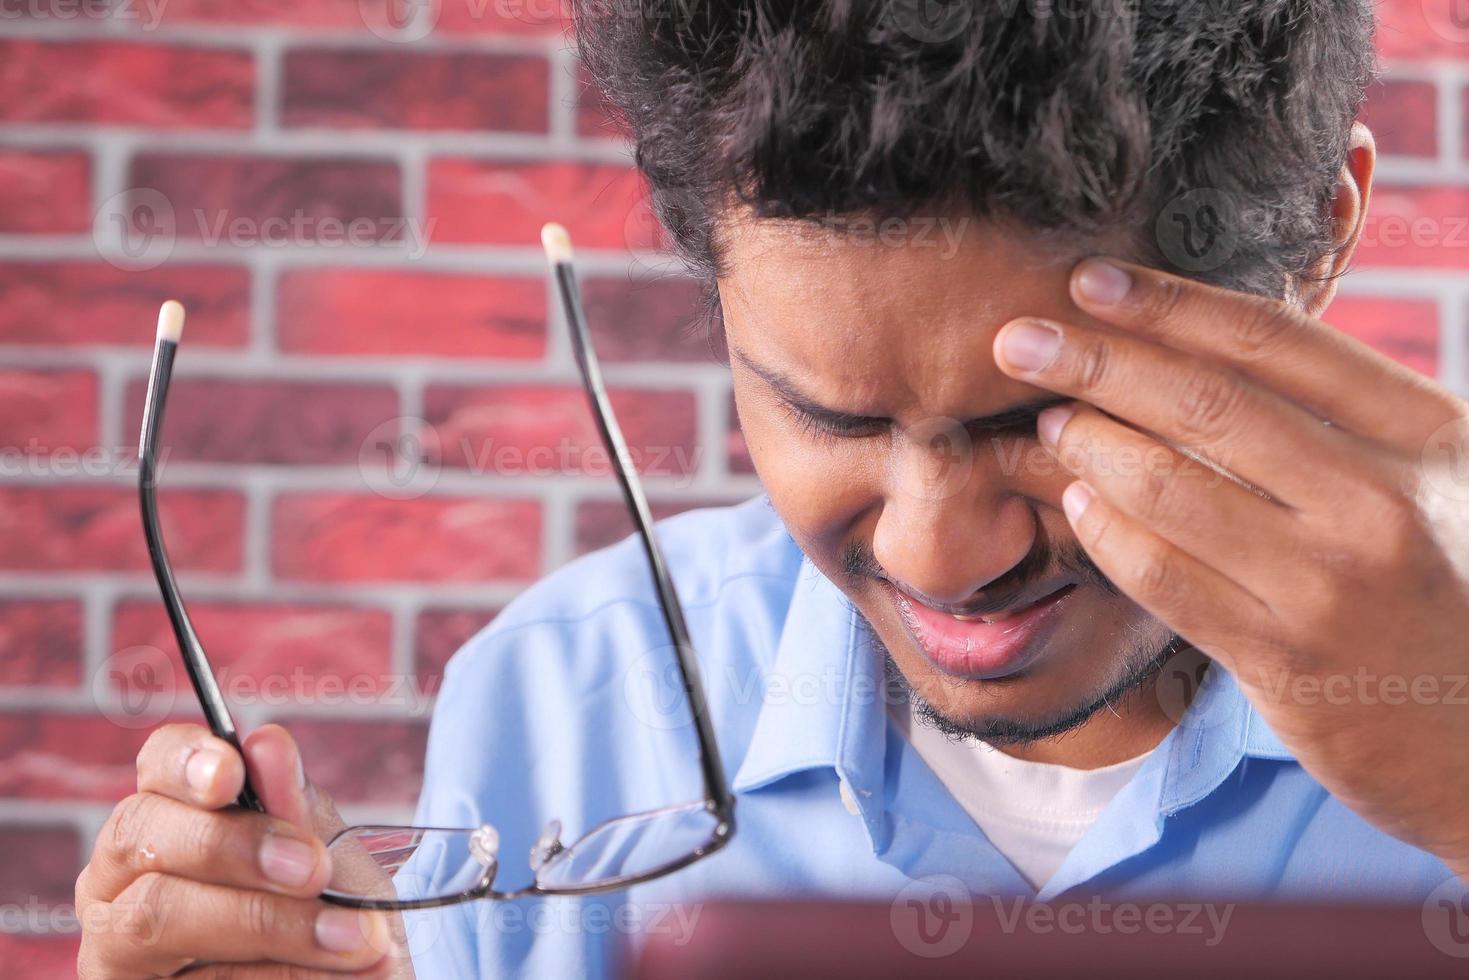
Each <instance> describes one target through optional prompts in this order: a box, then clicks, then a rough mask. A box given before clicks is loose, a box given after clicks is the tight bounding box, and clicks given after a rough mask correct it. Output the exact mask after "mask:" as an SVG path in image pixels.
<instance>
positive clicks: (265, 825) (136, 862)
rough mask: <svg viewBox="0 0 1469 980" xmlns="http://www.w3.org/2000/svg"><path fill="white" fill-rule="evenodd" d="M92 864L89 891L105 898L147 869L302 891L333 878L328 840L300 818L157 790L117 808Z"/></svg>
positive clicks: (314, 892)
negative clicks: (210, 805) (204, 806)
mask: <svg viewBox="0 0 1469 980" xmlns="http://www.w3.org/2000/svg"><path fill="white" fill-rule="evenodd" d="M88 864H89V870H88V872H87V879H86V880H87V892H88V896H87V897H88V898H90V899H100V900H102V901H111V900H112V899H113V898H115V897H116V896H117V895H118V894H119V893H121V892H122V891H123V890H124V889H125V888H127V887H128V885H130V884H131V883H132V882H133V881H134V880H135V879H137V878H139V877H141V876H142V875H144V874H147V873H149V872H163V873H166V874H170V875H175V876H177V877H180V878H191V879H195V880H198V881H207V882H212V883H214V884H218V885H232V886H235V887H238V888H249V889H263V890H267V891H273V892H277V893H280V894H287V895H296V896H300V897H303V898H304V897H309V896H312V895H317V894H319V893H320V892H321V890H322V889H323V888H325V887H326V883H327V882H328V881H330V880H331V860H330V858H329V857H328V856H327V850H326V845H324V844H323V843H322V842H321V841H319V840H317V839H316V835H315V834H312V833H310V832H309V831H303V830H302V829H301V828H299V827H297V826H296V825H295V824H291V823H288V822H286V821H284V820H280V819H277V818H274V817H267V816H265V815H263V814H259V813H253V812H250V811H246V810H239V809H231V810H219V811H214V810H201V809H198V808H197V807H193V806H190V805H188V804H186V803H180V802H179V801H177V800H173V799H170V798H169V797H166V796H160V795H158V794H156V793H138V794H135V795H133V796H130V797H128V798H127V799H125V800H123V801H122V802H121V803H119V804H118V805H117V806H116V807H115V808H114V809H113V811H112V815H111V816H110V817H108V819H107V823H106V824H104V825H103V828H102V832H101V833H100V834H99V835H98V837H97V846H96V848H95V849H94V850H93V853H92V858H91V860H90V861H89V862H88Z"/></svg>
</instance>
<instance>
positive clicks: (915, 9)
mask: <svg viewBox="0 0 1469 980" xmlns="http://www.w3.org/2000/svg"><path fill="white" fill-rule="evenodd" d="M572 9H573V20H574V24H575V29H576V38H577V44H578V48H579V50H580V54H581V57H582V60H583V62H584V63H585V65H586V67H587V69H588V71H589V73H590V75H591V76H592V78H593V80H594V82H595V84H596V85H597V86H598V87H600V88H601V89H602V91H603V93H604V94H605V95H606V97H607V100H608V101H609V102H610V103H611V105H612V107H613V110H614V112H616V113H617V114H619V115H620V116H621V117H622V119H623V121H624V122H625V124H626V126H627V128H628V129H629V131H630V132H631V134H632V138H633V141H634V145H635V149H636V160H637V163H638V166H639V168H640V169H641V171H642V172H643V174H644V175H645V177H646V179H647V181H648V184H649V188H650V190H651V193H652V200H653V204H654V207H655V209H656V211H657V213H658V215H659V218H660V219H661V220H662V222H663V223H664V225H665V226H666V227H667V229H668V230H669V233H670V237H671V238H672V240H673V243H674V245H675V247H676V248H677V250H678V251H679V253H680V254H681V255H682V257H683V258H684V259H686V260H687V261H688V262H689V263H690V264H691V266H692V267H693V269H694V270H695V271H696V272H698V273H700V274H702V275H704V276H706V277H713V276H717V275H718V274H719V273H720V272H721V270H722V268H723V265H722V262H723V256H722V249H721V246H720V236H719V231H720V225H719V220H718V219H719V217H720V214H721V213H722V212H724V211H725V209H727V208H728V207H730V206H731V205H741V206H746V207H748V208H750V209H752V211H753V213H754V214H755V215H756V216H759V217H781V218H795V219H811V220H818V221H819V220H823V219H824V218H825V217H827V216H830V215H865V216H869V217H874V218H887V217H908V216H912V215H914V214H916V213H918V211H919V210H920V209H926V208H943V209H946V210H952V209H962V210H963V211H964V212H965V213H967V214H972V215H975V216H978V217H986V218H995V219H999V220H1013V221H1016V222H1018V223H1019V224H1020V225H1021V226H1023V227H1025V228H1027V229H1029V230H1032V231H1035V232H1041V233H1053V234H1056V235H1059V236H1063V237H1065V238H1066V239H1068V240H1071V241H1075V242H1077V243H1082V244H1085V243H1088V242H1100V241H1103V240H1108V239H1114V240H1115V239H1116V238H1117V237H1118V236H1119V235H1121V236H1122V237H1123V238H1124V239H1125V240H1126V241H1127V242H1129V243H1131V245H1132V246H1133V247H1134V249H1135V255H1134V257H1135V258H1138V259H1140V260H1142V261H1148V262H1151V263H1152V264H1155V265H1159V266H1161V267H1164V268H1170V269H1173V270H1175V271H1180V272H1183V273H1185V274H1189V275H1193V276H1194V277H1195V278H1199V279H1204V280H1206V281H1213V282H1218V283H1221V284H1224V285H1229V286H1232V287H1233V288H1239V289H1248V290H1250V291H1254V292H1259V293H1266V294H1272V295H1282V294H1283V292H1284V290H1285V289H1286V286H1287V283H1288V282H1289V281H1290V278H1291V277H1293V276H1304V275H1307V274H1308V271H1309V270H1310V268H1311V267H1312V266H1313V265H1314V264H1315V263H1316V262H1317V261H1318V260H1319V259H1320V258H1322V257H1323V256H1325V255H1327V254H1329V252H1330V249H1331V247H1332V242H1333V240H1334V235H1333V228H1332V220H1331V213H1330V206H1329V205H1330V200H1331V196H1332V193H1333V190H1334V187H1335V181H1336V176H1337V174H1338V172H1339V171H1340V168H1341V167H1342V165H1343V162H1344V159H1345V153H1346V147H1347V140H1348V135H1349V132H1350V126H1351V122H1352V120H1353V119H1354V117H1355V116H1356V114H1357V112H1358V110H1359V108H1360V104H1361V101H1362V97H1363V91H1364V89H1365V87H1366V85H1367V83H1368V82H1369V81H1370V79H1371V76H1372V72H1373V70H1374V60H1373V46H1372V34H1373V18H1372V7H1371V2H1370V0H988V2H984V0H574V2H573V8H572ZM1180 208H1183V209H1184V211H1183V212H1182V214H1181V215H1180V213H1170V209H1172V211H1174V212H1177V211H1178V209H1180ZM1191 221H1192V222H1195V223H1196V224H1197V225H1198V227H1197V228H1195V227H1193V226H1192V225H1191V224H1190V222H1191ZM1175 225H1176V226H1177V227H1176V228H1175ZM1200 230H1202V231H1204V232H1210V235H1211V237H1210V239H1209V243H1212V244H1214V245H1215V246H1216V247H1213V248H1212V249H1211V251H1212V257H1210V256H1204V257H1202V258H1201V257H1200V255H1199V254H1198V253H1197V249H1195V248H1193V247H1192V246H1191V245H1190V240H1189V239H1188V238H1187V237H1185V238H1184V239H1182V240H1180V241H1172V240H1171V239H1170V236H1172V235H1174V234H1175V232H1176V233H1177V234H1178V235H1188V234H1192V233H1193V232H1196V231H1200ZM1214 232H1218V233H1221V234H1222V235H1223V236H1224V237H1225V239H1226V240H1227V244H1228V248H1227V249H1221V248H1219V247H1217V243H1215V242H1214V237H1215V236H1214ZM1226 253H1227V254H1226Z"/></svg>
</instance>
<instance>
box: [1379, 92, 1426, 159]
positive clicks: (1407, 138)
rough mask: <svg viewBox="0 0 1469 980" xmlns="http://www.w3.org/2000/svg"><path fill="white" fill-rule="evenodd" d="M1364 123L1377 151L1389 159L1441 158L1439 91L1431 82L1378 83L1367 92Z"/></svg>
mask: <svg viewBox="0 0 1469 980" xmlns="http://www.w3.org/2000/svg"><path fill="white" fill-rule="evenodd" d="M1362 120H1363V121H1364V122H1365V123H1366V124H1367V125H1368V126H1369V127H1370V128H1371V129H1372V135H1373V136H1374V137H1375V138H1376V141H1377V151H1378V152H1379V153H1382V154H1384V155H1388V156H1410V157H1432V156H1437V155H1438V87H1437V86H1436V85H1434V84H1433V83H1432V82H1397V81H1386V82H1377V83H1374V84H1373V85H1371V86H1369V87H1368V89H1367V104H1366V106H1365V107H1364V108H1363V111H1362Z"/></svg>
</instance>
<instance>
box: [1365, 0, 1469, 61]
mask: <svg viewBox="0 0 1469 980" xmlns="http://www.w3.org/2000/svg"><path fill="white" fill-rule="evenodd" d="M1455 2H1456V0H1378V2H1377V3H1376V4H1374V9H1375V10H1376V12H1377V50H1378V51H1379V52H1380V53H1381V54H1383V55H1384V56H1385V57H1389V58H1404V59H1421V58H1434V57H1437V58H1463V57H1464V56H1465V50H1466V45H1469V23H1465V22H1464V20H1463V16H1462V14H1456V12H1457V11H1458V10H1459V9H1460V8H1457V7H1455V6H1454V4H1455Z"/></svg>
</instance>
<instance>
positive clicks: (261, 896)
mask: <svg viewBox="0 0 1469 980" xmlns="http://www.w3.org/2000/svg"><path fill="white" fill-rule="evenodd" d="M239 896H240V897H239V899H238V901H239V909H238V914H239V922H240V924H241V925H242V926H243V927H244V929H245V931H246V932H247V933H249V934H250V935H253V936H258V937H262V938H269V937H272V936H273V935H274V934H275V932H276V929H277V928H278V927H279V925H280V916H279V915H278V914H277V907H276V902H275V899H273V898H272V897H271V896H269V895H267V894H266V893H264V892H240V893H239Z"/></svg>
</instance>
